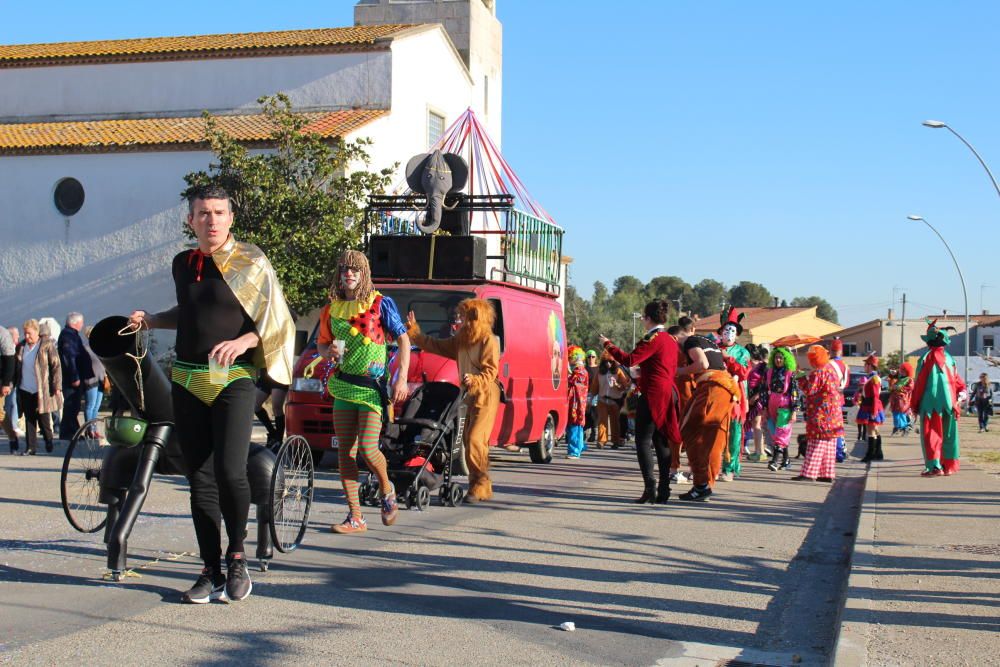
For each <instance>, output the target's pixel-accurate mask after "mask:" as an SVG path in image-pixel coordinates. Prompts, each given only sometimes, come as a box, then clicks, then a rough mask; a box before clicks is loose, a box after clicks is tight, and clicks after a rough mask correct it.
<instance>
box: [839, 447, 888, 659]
mask: <svg viewBox="0 0 1000 667" xmlns="http://www.w3.org/2000/svg"><path fill="white" fill-rule="evenodd" d="M879 468H880V466H873V465H871V464H869V465H868V472H867V473H866V475H865V491H864V493H863V494H862V500H861V510H860V512H859V513H858V526H857V529H856V531H855V537H854V553H853V555H852V556H851V566H850V567H851V570H850V575H849V576H848V578H847V587H846V589H845V591H844V599H843V602H842V603H841V606H840V614H839V617H838V622H839V624H840V628H839V630H838V632H837V640H836V642H835V643H834V652H833V656H832V661H831V664H833V665H837V667H866V666H867V664H868V636H869V632H868V631H869V629H870V627H871V598H870V595H871V593H872V591H874V590H875V582H874V577H873V576H872V574H871V573H872V572H874V571H875V527H876V523H877V519H878V472H879ZM866 573H867V574H866ZM848 608H850V609H851V610H852V611H856V612H859V613H857V614H856V618H857V619H858V620H848V621H845V620H844V616H845V612H846V611H847V610H848ZM862 619H863V620H862Z"/></svg>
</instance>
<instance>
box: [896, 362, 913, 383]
mask: <svg viewBox="0 0 1000 667" xmlns="http://www.w3.org/2000/svg"><path fill="white" fill-rule="evenodd" d="M899 374H900V375H905V376H906V377H908V378H910V379H911V380H912V379H913V364H911V363H910V362H909V361H904V362H903V363H901V364H900V365H899Z"/></svg>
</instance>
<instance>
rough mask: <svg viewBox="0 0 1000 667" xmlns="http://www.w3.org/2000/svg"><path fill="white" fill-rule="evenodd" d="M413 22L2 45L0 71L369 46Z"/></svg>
mask: <svg viewBox="0 0 1000 667" xmlns="http://www.w3.org/2000/svg"><path fill="white" fill-rule="evenodd" d="M416 25H417V24H383V25H365V26H352V27H347V28H317V29H313V30H279V31H275V32H250V33H231V34H222V35H197V36H190V37H148V38H142V39H113V40H101V41H93V42H57V43H52V44H10V45H0V67H5V66H30V65H44V64H60V63H62V62H63V61H81V60H82V61H88V62H90V61H94V60H99V61H106V60H133V59H140V58H141V59H149V58H154V59H155V58H157V57H162V58H174V57H178V56H183V55H186V54H191V55H194V54H197V55H199V56H201V55H207V54H223V55H237V54H242V55H246V54H257V53H260V54H261V55H263V54H265V53H266V52H267V51H274V50H283V51H286V50H289V49H318V48H320V49H321V48H330V49H336V48H337V47H345V48H350V49H357V48H365V47H369V48H370V47H373V46H374V45H375V44H376V42H377V41H379V40H383V39H386V38H391V37H393V36H395V35H397V34H399V33H401V32H403V31H405V30H409V29H411V28H414V27H416Z"/></svg>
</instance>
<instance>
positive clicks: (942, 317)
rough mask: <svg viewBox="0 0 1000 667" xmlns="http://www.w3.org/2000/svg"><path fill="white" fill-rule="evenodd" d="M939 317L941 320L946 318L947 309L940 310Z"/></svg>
mask: <svg viewBox="0 0 1000 667" xmlns="http://www.w3.org/2000/svg"><path fill="white" fill-rule="evenodd" d="M941 319H942V320H946V319H948V311H947V310H942V311H941Z"/></svg>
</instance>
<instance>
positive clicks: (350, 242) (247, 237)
mask: <svg viewBox="0 0 1000 667" xmlns="http://www.w3.org/2000/svg"><path fill="white" fill-rule="evenodd" d="M257 103H258V104H260V106H261V109H262V110H263V113H264V115H265V116H266V117H267V118H268V119H269V120H270V122H271V123H272V124H273V126H274V132H273V134H272V135H271V137H270V142H271V143H272V144H273V145H274V149H273V150H270V151H267V152H265V153H251V152H250V150H249V149H248V148H247V147H246V146H244V145H242V144H240V143H238V142H237V140H235V139H234V138H233V137H231V136H229V135H228V134H226V133H225V132H224V131H222V130H221V129H219V127H218V125H217V123H215V121H214V119H213V118H212V116H211V115H210V114H208V113H207V112H206V113H205V114H204V117H205V118H206V120H207V124H208V125H207V130H206V135H207V139H208V141H209V144H210V145H211V148H212V152H213V153H214V154H215V158H216V159H217V160H218V162H217V163H215V164H212V165H210V167H209V171H207V172H205V171H197V172H192V173H190V174H188V175H187V176H185V177H184V180H185V182H186V183H187V184H188V187H187V188H186V189H185V190H184V192H183V193H182V196H187V194H188V193H189V192H191V191H192V190H193V189H195V188H197V187H201V186H204V185H208V184H214V185H221V186H222V187H224V188H225V189H226V191H227V192H229V194H230V197H231V198H232V199H231V201H232V205H233V211H234V214H235V218H234V222H233V233H234V235H235V236H236V237H237V238H239V239H240V240H241V241H247V242H249V243H253V244H255V245H257V246H259V247H260V248H261V250H263V251H264V253H265V254H266V255H267V256H268V259H269V260H270V261H271V263H272V264H273V265H274V269H275V272H276V273H277V274H278V280H279V281H280V282H281V287H282V290H283V291H284V293H285V298H286V299H287V300H288V304H289V305H290V306H291V307H292V308H293V309H295V310H296V311H298V312H300V313H306V312H309V311H310V310H313V309H314V308H316V307H318V306H320V305H322V304H323V303H324V302H325V301H326V298H327V296H326V295H327V294H328V292H329V288H330V284H331V283H332V282H333V279H334V277H335V272H336V266H337V259H338V257H339V255H340V253H341V252H342V251H343V250H344V249H347V248H355V247H357V246H358V245H359V242H360V239H361V224H360V221H361V220H362V218H363V213H364V208H365V205H366V203H367V201H368V196H369V195H371V194H377V193H381V192H384V191H385V189H386V187H388V185H389V184H390V177H391V174H392V171H393V169H394V168H395V167H393V168H387V169H383V170H381V171H379V172H370V171H366V170H363V169H357V170H356V169H352V167H353V166H355V165H364V166H365V167H367V165H368V163H369V156H368V153H367V151H366V147H367V146H369V145H370V143H371V142H370V141H368V140H366V139H359V140H358V141H354V142H345V141H343V140H342V139H341V138H339V137H337V138H335V139H333V140H330V139H326V138H323V137H321V136H320V135H318V134H313V133H305V132H303V131H302V130H303V128H305V126H306V125H307V124H308V122H309V121H308V119H306V118H305V117H303V116H302V115H300V114H296V113H295V112H294V111H293V110H292V105H291V102H290V101H289V99H288V98H287V97H286V96H284V95H280V94H279V95H275V96H273V97H261V98H260V99H258V100H257Z"/></svg>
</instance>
